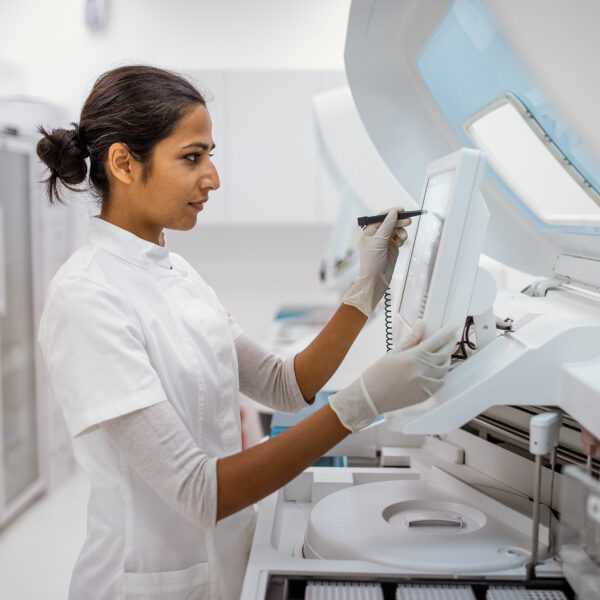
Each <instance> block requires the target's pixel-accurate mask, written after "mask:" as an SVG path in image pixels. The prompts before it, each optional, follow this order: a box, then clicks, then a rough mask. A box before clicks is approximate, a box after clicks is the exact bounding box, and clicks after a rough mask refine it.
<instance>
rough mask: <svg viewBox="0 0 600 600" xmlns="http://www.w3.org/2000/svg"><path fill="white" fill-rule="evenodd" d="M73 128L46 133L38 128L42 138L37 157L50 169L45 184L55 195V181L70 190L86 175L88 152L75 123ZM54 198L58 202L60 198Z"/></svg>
mask: <svg viewBox="0 0 600 600" xmlns="http://www.w3.org/2000/svg"><path fill="white" fill-rule="evenodd" d="M73 126H74V129H53V130H52V131H51V132H47V131H46V130H45V129H44V128H43V127H40V128H39V132H40V133H41V134H42V136H43V137H42V139H41V140H40V141H39V142H38V145H37V155H38V156H39V157H40V159H41V160H42V161H43V162H44V164H45V165H46V166H47V167H48V169H50V176H49V177H48V179H47V180H46V183H47V184H48V187H49V188H51V189H52V191H53V192H54V193H55V194H56V191H57V189H56V186H57V180H60V181H61V183H62V184H63V185H65V186H66V187H67V188H70V187H71V186H73V185H77V184H78V183H81V182H82V181H83V180H84V179H85V176H86V175H87V165H86V164H85V159H86V158H87V157H88V156H89V152H88V150H87V147H86V145H85V142H84V140H83V138H82V136H81V134H80V131H79V126H78V125H77V124H76V123H73ZM49 191H50V189H49ZM56 196H57V198H58V199H59V201H60V196H59V195H58V194H56ZM50 197H52V196H50Z"/></svg>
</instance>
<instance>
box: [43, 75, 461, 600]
mask: <svg viewBox="0 0 600 600" xmlns="http://www.w3.org/2000/svg"><path fill="white" fill-rule="evenodd" d="M40 131H41V133H42V134H43V137H42V139H41V140H40V141H39V144H38V155H39V156H40V158H41V159H42V160H43V161H44V162H45V164H46V165H47V166H48V168H49V169H50V175H49V178H48V180H47V182H48V192H49V196H50V201H51V202H53V201H57V200H58V201H60V195H59V187H58V184H59V183H62V184H64V185H66V186H67V187H72V186H74V185H77V184H79V183H81V182H83V181H84V180H85V178H86V175H87V165H86V162H85V159H86V158H88V157H89V182H90V187H91V188H92V190H94V191H95V192H96V193H97V194H98V196H99V197H100V199H101V203H102V204H101V212H100V215H98V216H97V217H94V218H92V219H91V220H90V225H89V239H88V243H87V244H86V245H84V246H83V247H81V248H80V249H78V250H77V251H76V252H75V253H74V254H73V255H72V256H71V257H70V258H69V260H68V261H67V262H66V263H65V264H64V265H63V266H62V267H61V269H60V270H59V271H58V273H57V274H56V276H55V277H54V279H53V281H52V283H51V285H50V287H49V290H48V293H47V298H46V304H45V308H44V313H43V316H42V321H41V324H40V336H39V337H40V345H41V348H42V352H43V354H44V357H45V360H46V363H47V366H48V371H49V374H50V379H51V382H52V386H53V390H54V393H55V396H56V398H57V399H58V401H59V402H60V404H61V406H62V409H63V411H64V415H65V419H66V422H67V425H68V427H69V430H70V433H71V434H72V436H73V442H74V449H75V453H76V456H77V459H78V461H79V463H80V464H81V466H82V467H83V469H84V470H85V471H86V472H87V473H88V475H89V477H90V480H91V494H90V499H89V505H88V532H87V539H86V541H85V544H84V546H83V549H82V551H81V554H80V556H79V558H78V560H77V563H76V565H75V569H74V573H73V578H72V582H71V590H70V597H71V598H75V599H80V598H111V599H112V598H133V597H135V598H140V597H148V598H153V597H155V598H162V599H175V598H178V599H179V598H219V599H220V598H226V599H229V598H237V597H239V593H240V590H241V585H242V580H243V576H244V570H245V565H246V560H247V556H248V551H249V545H250V539H251V535H252V531H253V526H254V510H253V503H254V502H256V501H258V500H259V499H261V498H263V497H265V496H267V495H268V494H270V493H272V492H273V491H275V490H276V489H278V488H279V487H281V486H282V485H284V484H285V483H286V482H288V481H290V480H291V479H292V478H293V477H295V476H296V475H297V474H299V473H300V472H301V471H302V470H304V469H305V468H306V467H308V466H309V465H310V464H311V463H313V462H314V461H315V460H316V459H317V458H318V457H319V456H321V455H322V454H323V453H324V452H325V451H327V450H328V449H329V448H331V447H332V446H333V445H335V444H336V443H338V442H339V441H340V440H342V439H343V438H344V437H345V436H346V435H348V434H349V433H350V432H351V431H358V430H359V429H360V428H362V427H364V426H366V425H368V424H369V423H370V422H371V421H372V420H373V419H374V418H375V416H376V415H377V414H379V413H380V412H385V411H388V410H393V409H395V408H399V407H401V406H406V405H408V404H411V403H414V402H418V401H420V400H424V399H425V398H427V397H428V396H429V395H430V394H431V393H433V392H434V391H435V390H437V389H438V388H439V387H440V386H441V385H442V380H443V378H444V376H445V374H446V372H447V369H448V365H449V356H450V348H451V345H452V342H453V339H454V334H455V331H454V328H450V329H447V330H442V331H440V332H438V333H437V334H435V335H434V336H432V337H430V338H429V339H428V340H426V341H425V342H421V343H420V344H419V343H418V342H419V341H420V338H421V337H422V326H419V327H415V328H414V329H413V332H412V336H411V337H410V339H409V340H408V341H407V342H405V344H404V349H403V351H401V352H394V353H389V354H388V355H386V356H385V357H383V358H382V359H381V360H379V361H377V362H376V363H375V364H374V365H372V366H371V367H370V368H369V369H367V370H366V371H365V372H364V373H363V375H362V377H361V378H359V379H358V380H357V381H356V382H355V383H353V384H352V385H350V386H349V387H348V388H346V389H344V390H342V391H341V392H339V393H338V394H337V395H335V396H334V397H333V398H332V399H331V401H330V404H329V405H328V406H326V407H324V408H322V409H321V410H319V411H318V412H316V413H315V414H314V415H312V416H311V417H310V418H308V419H306V420H305V421H303V422H302V423H300V424H299V425H297V426H296V427H293V428H292V429H290V430H289V431H287V432H286V433H283V434H282V435H279V436H277V437H276V438H274V439H271V440H269V441H268V442H265V443H263V444H259V445H258V446H255V447H253V448H250V449H248V450H245V451H240V450H241V445H240V422H239V409H238V403H237V394H238V390H241V391H243V392H244V393H245V394H247V395H249V396H251V397H253V398H255V399H256V400H258V401H260V402H263V403H265V404H267V405H268V406H271V407H274V408H276V409H278V410H287V411H292V412H293V411H297V410H300V409H301V408H302V407H303V406H306V403H307V402H308V403H310V402H312V400H313V398H314V396H315V394H316V393H317V391H318V390H319V389H320V388H321V387H322V386H323V385H324V383H325V382H326V381H327V380H328V379H329V378H330V377H331V375H332V374H333V373H334V371H335V370H336V368H337V367H338V365H339V364H340V362H341V361H342V359H343V357H344V356H345V354H346V352H347V351H348V349H349V347H350V345H351V344H352V342H353V341H354V339H355V337H356V336H357V334H358V333H359V331H360V330H361V328H362V326H363V325H364V323H365V322H366V320H367V317H368V315H369V314H370V313H371V312H372V310H373V309H374V307H375V305H376V304H377V302H378V301H379V299H380V298H381V296H382V294H383V292H384V290H385V289H386V288H387V286H388V284H389V281H390V278H391V273H392V270H393V267H394V263H395V260H396V256H397V253H398V247H399V246H400V245H401V244H402V243H403V242H404V240H405V239H406V232H405V230H404V229H403V228H402V226H403V225H406V224H407V222H406V221H404V222H402V221H400V222H398V221H397V212H396V211H395V210H391V211H389V214H388V216H387V217H386V220H385V221H384V222H383V223H382V224H381V226H380V227H376V226H371V227H370V228H369V229H367V230H366V232H365V234H364V235H363V238H362V240H361V263H360V274H359V277H358V278H357V280H356V282H355V283H354V285H353V286H352V288H351V289H350V290H349V292H348V293H347V294H346V296H345V297H344V302H343V303H342V304H341V306H340V307H339V309H338V310H337V312H336V313H335V315H334V316H333V317H332V318H331V320H330V322H329V323H328V324H327V325H326V326H325V328H324V329H323V331H322V332H321V333H320V334H319V336H318V337H317V338H316V339H315V340H314V341H313V342H312V343H311V344H310V345H309V346H308V347H307V348H306V349H305V350H304V351H303V352H300V353H299V354H298V355H297V356H295V357H293V358H290V359H289V360H286V361H282V360H279V359H277V358H275V357H274V356H272V355H270V354H268V353H266V352H265V351H264V350H263V349H261V348H260V347H259V346H257V345H256V344H254V343H253V342H252V341H251V340H250V339H248V337H247V336H245V335H244V334H243V333H242V331H241V329H240V328H239V326H237V325H236V323H235V322H234V321H233V319H232V318H231V317H230V316H229V315H228V313H227V312H226V311H225V309H224V308H223V307H222V306H221V305H220V303H219V301H218V299H217V297H216V295H215V293H214V292H213V290H212V289H211V288H210V287H209V286H208V285H207V284H206V283H205V282H204V281H203V280H202V278H201V277H200V276H199V275H198V274H197V273H196V271H195V270H194V269H193V268H192V267H191V266H190V265H189V264H188V263H187V262H186V261H185V260H184V259H183V258H181V257H180V256H178V255H176V254H173V253H170V252H169V251H168V250H167V248H165V247H164V238H163V229H177V230H188V229H191V228H192V227H193V226H194V225H195V224H196V220H197V218H198V216H199V213H201V212H202V210H203V206H204V203H205V202H206V201H207V200H208V197H209V193H210V191H211V190H215V189H217V188H218V187H219V177H218V174H217V171H216V169H215V167H214V165H213V163H212V161H211V156H212V154H211V152H212V150H213V148H214V142H213V139H212V133H211V121H210V116H209V114H208V112H207V109H206V106H205V102H204V99H203V98H202V96H201V95H200V94H199V93H198V91H197V90H196V89H195V88H194V87H193V86H192V85H191V84H189V83H188V82H187V81H185V80H184V79H183V78H181V77H179V76H178V75H175V74H173V73H169V72H166V71H163V70H160V69H156V68H152V67H147V66H130V67H122V68H118V69H115V70H112V71H109V72H107V73H105V74H104V75H102V76H101V77H100V78H99V79H98V81H97V82H96V84H95V85H94V88H93V89H92V92H91V93H90V96H89V97H88V99H87V101H86V102H85V105H84V107H83V109H82V112H81V118H80V122H79V124H78V125H76V124H74V128H73V129H72V130H64V129H58V130H53V131H52V132H46V131H44V130H40Z"/></svg>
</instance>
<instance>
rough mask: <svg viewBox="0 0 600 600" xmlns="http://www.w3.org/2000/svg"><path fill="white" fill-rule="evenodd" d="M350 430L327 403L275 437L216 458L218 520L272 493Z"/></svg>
mask: <svg viewBox="0 0 600 600" xmlns="http://www.w3.org/2000/svg"><path fill="white" fill-rule="evenodd" d="M349 433H350V431H349V430H348V429H346V428H345V427H344V426H343V425H342V424H341V422H340V420H339V419H338V417H337V415H336V414H335V413H334V412H333V410H332V409H331V407H330V406H329V405H327V406H324V407H323V408H321V409H319V410H318V411H317V412H316V413H314V414H313V415H311V416H310V417H307V418H306V419H304V420H303V421H301V422H300V423H298V424H297V425H294V427H291V428H290V429H288V430H287V431H284V432H283V433H280V434H279V435H277V436H275V437H274V438H271V439H270V440H268V441H266V442H263V443H262V444H258V445H257V446H253V447H252V448H249V449H248V450H244V451H242V452H238V453H237V454H232V455H231V456H227V457H225V458H221V459H219V461H218V462H217V482H218V484H217V485H218V493H217V520H219V519H223V518H225V517H227V516H229V515H231V514H233V513H235V512H237V511H238V510H241V509H242V508H244V507H246V506H249V505H250V504H253V503H254V502H257V501H258V500H260V499H261V498H264V497H265V496H268V495H269V494H272V493H273V492H274V491H275V490H278V489H279V488H280V487H281V486H283V485H285V484H286V483H287V482H288V481H290V480H291V479H293V478H294V477H296V476H297V475H299V474H300V473H302V471H304V469H306V468H307V467H309V466H310V465H311V464H312V463H314V462H315V461H316V460H317V459H318V458H319V457H320V456H322V455H323V454H324V453H325V452H327V450H329V449H330V448H332V447H333V446H335V445H336V444H337V443H338V442H340V441H341V440H343V439H344V438H345V437H346V436H347V435H348V434H349Z"/></svg>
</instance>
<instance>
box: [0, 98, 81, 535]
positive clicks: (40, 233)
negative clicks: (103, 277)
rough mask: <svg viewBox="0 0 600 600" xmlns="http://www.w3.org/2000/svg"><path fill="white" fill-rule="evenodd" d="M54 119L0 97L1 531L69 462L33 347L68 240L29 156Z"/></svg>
mask: <svg viewBox="0 0 600 600" xmlns="http://www.w3.org/2000/svg"><path fill="white" fill-rule="evenodd" d="M58 120H59V117H58V115H57V114H55V113H53V112H52V111H49V110H48V107H47V106H44V105H38V104H36V103H33V102H26V101H21V102H16V101H14V100H13V101H3V100H0V528H1V527H2V526H3V525H5V524H6V523H8V522H9V521H10V520H11V519H12V518H14V517H15V515H17V514H18V513H19V512H21V511H22V510H23V509H24V508H25V507H26V506H27V505H28V504H29V503H30V502H31V501H32V500H33V499H34V498H35V497H37V496H38V495H40V494H41V493H43V491H44V490H46V489H49V488H51V487H54V486H55V485H56V484H58V483H59V482H60V481H61V480H62V479H64V477H65V476H66V475H67V474H68V473H69V472H70V470H71V468H72V466H73V464H74V461H73V453H72V448H71V441H70V437H69V435H68V432H67V429H66V426H65V424H64V420H63V418H62V414H61V413H60V409H59V407H58V406H57V404H56V402H55V400H54V399H53V398H52V394H51V391H50V389H49V385H48V381H47V376H46V373H45V367H44V365H43V361H42V358H41V355H40V351H39V348H38V344H37V333H38V324H39V320H40V316H41V312H42V308H43V303H44V296H45V293H46V289H47V286H48V283H49V281H50V279H51V278H52V276H53V275H54V273H55V272H56V269H57V268H58V267H59V266H60V265H61V264H62V263H63V262H64V260H65V258H66V257H67V256H68V254H69V253H70V252H71V251H72V249H73V239H74V235H73V233H72V228H71V225H72V224H73V222H74V219H73V211H72V210H71V209H69V208H65V207H57V208H54V207H49V206H48V202H47V199H46V197H45V188H44V185H43V184H42V183H41V180H42V179H43V177H44V176H45V173H44V172H43V171H42V168H41V164H40V161H39V160H38V158H37V155H36V154H35V145H36V141H37V137H38V136H37V134H36V133H35V126H36V125H37V124H38V123H40V122H41V123H48V124H50V125H51V126H54V127H57V126H60V123H59V122H58Z"/></svg>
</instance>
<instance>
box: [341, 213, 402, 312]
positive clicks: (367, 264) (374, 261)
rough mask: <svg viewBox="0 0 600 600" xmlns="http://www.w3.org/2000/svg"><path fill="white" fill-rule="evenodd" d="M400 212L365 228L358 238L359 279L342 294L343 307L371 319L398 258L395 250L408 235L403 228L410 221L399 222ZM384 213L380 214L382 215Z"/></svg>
mask: <svg viewBox="0 0 600 600" xmlns="http://www.w3.org/2000/svg"><path fill="white" fill-rule="evenodd" d="M403 210H404V209H402V208H392V209H390V210H388V211H385V212H387V216H386V218H385V220H384V221H383V222H382V223H373V224H372V225H367V227H366V229H365V230H364V232H363V234H362V236H361V238H360V266H359V269H358V277H357V278H356V281H355V282H354V283H353V284H352V287H351V288H350V289H349V290H348V291H347V292H346V293H345V294H344V297H343V299H342V301H343V303H344V304H349V305H351V306H355V307H356V308H358V310H360V311H361V312H362V313H364V314H365V315H367V317H370V316H371V314H372V313H373V311H374V310H375V307H376V306H377V303H378V302H379V300H381V297H382V296H383V294H384V293H385V290H386V289H387V288H388V287H389V285H390V281H391V280H392V273H393V272H394V266H395V265H396V259H397V258H398V248H400V246H402V244H404V242H405V241H406V239H407V237H408V234H407V233H406V230H405V229H404V227H406V226H407V225H410V223H411V220H410V219H402V220H400V221H399V220H398V212H402V211H403ZM385 212H383V213H380V214H385Z"/></svg>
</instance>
